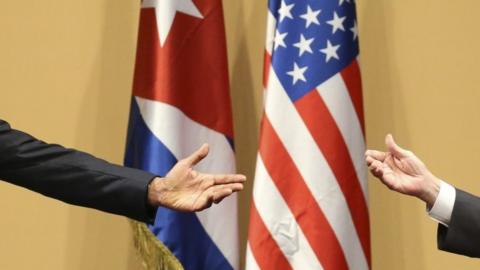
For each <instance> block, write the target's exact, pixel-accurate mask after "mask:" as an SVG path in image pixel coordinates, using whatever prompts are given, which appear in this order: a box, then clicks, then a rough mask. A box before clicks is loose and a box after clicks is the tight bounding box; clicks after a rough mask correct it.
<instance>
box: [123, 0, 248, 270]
mask: <svg viewBox="0 0 480 270" xmlns="http://www.w3.org/2000/svg"><path fill="white" fill-rule="evenodd" d="M138 35H139V36H138V48H137V60H136V66H135V78H134V86H133V99H132V105H131V106H132V109H131V115H130V123H129V131H128V138H127V153H126V158H125V163H126V165H129V166H133V167H137V168H141V169H144V170H147V171H150V172H152V173H155V174H157V175H160V176H164V175H165V174H166V173H167V172H168V171H169V170H170V169H171V167H173V165H174V164H175V163H176V162H177V161H178V160H179V159H182V158H184V157H186V156H188V155H189V154H190V153H192V152H193V151H195V150H196V149H197V148H198V147H200V146H201V145H202V144H203V143H208V144H209V145H210V153H209V155H208V157H207V158H206V159H205V160H203V161H202V162H201V163H200V164H198V166H197V167H196V169H197V170H199V171H202V172H209V173H233V172H235V156H234V151H233V126H232V112H231V105H230V93H229V83H228V65H227V56H226V44H225V42H226V41H225V29H224V21H223V9H222V2H221V0H143V1H142V10H141V15H140V26H139V34H138ZM237 226H238V225H237V198H236V196H235V195H233V196H230V197H229V198H227V199H225V200H224V201H222V203H221V204H218V205H213V206H212V207H211V208H209V209H208V210H204V211H202V212H199V213H180V212H176V211H172V210H169V209H165V208H159V209H158V212H157V215H156V219H155V223H154V224H153V225H152V226H149V229H150V230H151V232H152V233H153V234H152V236H153V237H157V238H158V240H160V241H162V242H163V243H164V244H165V246H166V247H168V248H169V249H170V251H171V252H172V253H173V254H174V255H175V257H176V258H177V259H178V260H179V261H180V262H181V264H182V265H183V267H184V268H185V269H196V270H202V269H205V270H212V269H219V270H230V269H238V260H239V259H238V233H237V232H238V230H237ZM149 252H152V253H153V252H154V251H149Z"/></svg>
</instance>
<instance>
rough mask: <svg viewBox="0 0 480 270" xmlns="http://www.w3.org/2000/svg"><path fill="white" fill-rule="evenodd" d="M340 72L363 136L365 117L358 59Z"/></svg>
mask: <svg viewBox="0 0 480 270" xmlns="http://www.w3.org/2000/svg"><path fill="white" fill-rule="evenodd" d="M340 74H341V75H342V78H343V81H344V82H345V84H346V85H347V89H348V92H349V93H350V98H351V99H352V103H353V106H354V107H355V111H356V112H357V116H358V120H359V121H360V125H361V126H362V131H363V135H364V136H365V117H364V114H363V96H362V78H361V76H360V67H359V66H358V61H357V60H353V61H352V63H350V65H348V66H347V67H346V68H344V69H343V70H342V71H341V72H340Z"/></svg>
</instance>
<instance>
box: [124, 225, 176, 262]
mask: <svg viewBox="0 0 480 270" xmlns="http://www.w3.org/2000/svg"><path fill="white" fill-rule="evenodd" d="M131 225H132V229H133V242H134V245H135V249H136V250H137V253H138V255H139V257H140V258H141V260H142V264H143V266H144V267H145V269H147V270H184V269H183V266H182V264H180V262H179V261H178V260H177V258H176V257H175V255H173V254H172V252H170V250H169V249H168V248H167V247H166V246H165V245H164V244H163V243H162V242H160V240H158V239H157V237H155V235H153V233H152V232H151V231H150V230H149V229H148V227H147V225H145V224H144V223H141V222H138V221H131Z"/></svg>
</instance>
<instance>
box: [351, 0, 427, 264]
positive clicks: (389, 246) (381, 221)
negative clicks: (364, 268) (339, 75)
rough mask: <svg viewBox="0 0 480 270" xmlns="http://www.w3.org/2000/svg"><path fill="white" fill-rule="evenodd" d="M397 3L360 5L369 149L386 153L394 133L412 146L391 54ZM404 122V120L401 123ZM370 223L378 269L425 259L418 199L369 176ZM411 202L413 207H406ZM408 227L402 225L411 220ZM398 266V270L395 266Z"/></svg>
mask: <svg viewBox="0 0 480 270" xmlns="http://www.w3.org/2000/svg"><path fill="white" fill-rule="evenodd" d="M394 5H395V4H394V3H393V2H392V1H373V0H365V1H361V2H358V4H357V10H358V14H357V15H358V21H359V26H360V49H361V53H360V58H361V63H360V64H361V67H362V79H363V94H364V103H365V115H366V127H367V138H368V140H367V143H368V144H367V145H368V147H369V148H377V149H384V148H385V145H384V137H385V135H386V134H387V133H393V134H395V135H396V137H397V138H398V139H400V141H401V143H402V144H404V145H406V146H408V145H409V142H410V139H409V136H410V134H411V133H410V132H409V130H408V125H407V123H406V122H405V119H406V117H402V116H403V115H405V113H406V111H405V108H407V107H406V106H408V104H406V101H405V97H404V95H403V93H402V81H401V78H400V76H399V67H397V66H396V63H395V60H393V61H392V59H391V58H390V57H391V56H394V55H395V52H396V51H397V50H398V48H396V44H395V34H394V33H393V31H394V30H395V28H394V27H393V26H394V25H393V24H394V23H395V22H398V20H396V19H395V17H394V15H395V12H394ZM397 119H401V120H400V121H395V120H397ZM369 179H370V181H369V184H370V188H369V191H370V196H369V205H370V224H371V232H372V254H373V268H374V269H375V268H377V269H387V268H390V269H413V268H409V265H410V264H409V263H408V262H406V260H405V256H406V252H405V251H406V250H407V249H408V250H409V251H408V254H412V253H414V254H417V256H416V258H423V257H424V251H423V249H422V248H423V246H422V245H414V246H412V245H409V244H410V243H414V242H415V241H412V240H414V239H422V235H421V234H422V232H421V231H420V230H418V229H415V228H419V227H420V220H418V218H409V217H412V213H411V212H413V211H410V213H407V212H406V210H404V209H412V207H411V206H413V205H412V202H413V200H405V198H404V197H403V196H399V195H397V194H394V193H393V192H391V191H390V190H388V189H387V188H386V187H385V186H383V185H382V184H381V183H379V182H378V181H377V180H376V179H374V178H373V177H372V176H369ZM406 204H409V205H410V206H409V207H407V206H405V207H403V206H404V205H406ZM407 220H408V222H407V223H408V224H404V223H402V222H406V221H407ZM392 266H395V267H394V268H391V267H392ZM424 267H425V262H424V260H416V261H415V269H424Z"/></svg>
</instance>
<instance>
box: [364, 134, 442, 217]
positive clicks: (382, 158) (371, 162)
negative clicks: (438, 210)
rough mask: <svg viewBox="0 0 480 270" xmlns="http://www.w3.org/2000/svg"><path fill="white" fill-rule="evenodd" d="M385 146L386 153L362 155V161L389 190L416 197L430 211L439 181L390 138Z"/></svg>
mask: <svg viewBox="0 0 480 270" xmlns="http://www.w3.org/2000/svg"><path fill="white" fill-rule="evenodd" d="M385 144H386V146H387V151H386V152H382V151H377V150H367V151H366V152H365V160H366V162H367V165H368V167H369V169H370V171H371V172H372V174H373V175H374V176H375V177H377V178H378V179H380V180H381V181H382V182H383V183H384V184H385V185H386V186H387V187H388V188H390V189H391V190H395V191H397V192H400V193H403V194H407V195H410V196H415V197H417V198H419V199H421V200H423V201H424V202H425V203H427V206H428V207H429V208H431V207H432V206H433V204H434V203H435V200H436V198H437V196H438V193H439V191H440V180H439V179H438V178H437V177H435V176H434V175H433V174H432V173H431V172H430V171H429V170H428V169H427V167H426V166H425V164H424V163H423V162H422V161H421V160H420V159H419V158H418V157H417V156H415V154H414V153H412V152H411V151H408V150H405V149H403V148H401V147H400V146H398V145H397V144H396V143H395V141H394V140H393V137H392V135H390V134H388V135H387V136H386V138H385Z"/></svg>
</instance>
